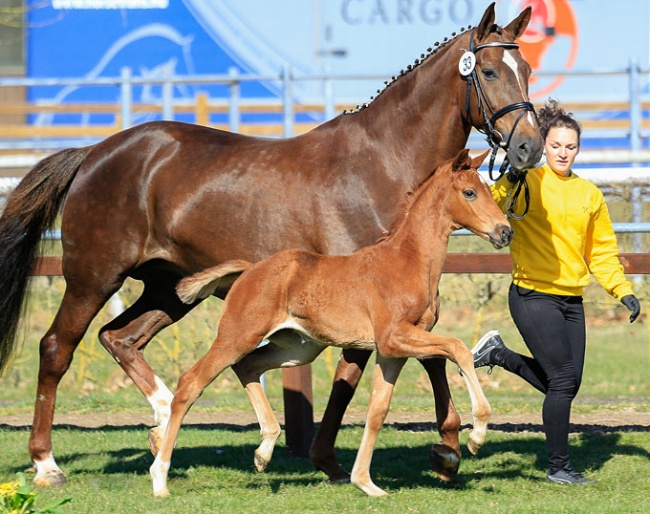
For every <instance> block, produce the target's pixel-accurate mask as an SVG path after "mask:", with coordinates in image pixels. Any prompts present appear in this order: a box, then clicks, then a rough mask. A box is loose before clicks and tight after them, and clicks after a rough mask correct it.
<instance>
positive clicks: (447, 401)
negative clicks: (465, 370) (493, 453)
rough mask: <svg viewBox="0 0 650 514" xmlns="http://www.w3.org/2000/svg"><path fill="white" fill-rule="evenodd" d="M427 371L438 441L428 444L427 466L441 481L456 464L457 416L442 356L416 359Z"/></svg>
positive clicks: (451, 474)
mask: <svg viewBox="0 0 650 514" xmlns="http://www.w3.org/2000/svg"><path fill="white" fill-rule="evenodd" d="M420 363H421V364H422V366H424V369H425V370H426V372H427V374H428V375H429V380H430V381H431V386H432V388H433V395H434V398H435V405H436V423H437V425H438V433H439V434H440V437H441V439H442V443H438V444H434V445H433V446H432V447H431V454H430V456H429V458H430V461H431V468H432V469H433V471H434V472H435V473H436V475H438V477H439V478H440V479H442V480H445V481H450V480H453V479H454V478H455V477H456V475H458V468H459V467H460V460H461V454H460V440H459V438H458V435H459V432H460V416H459V415H458V411H456V408H455V407H454V402H453V401H452V399H451V391H449V382H447V373H446V370H445V366H446V364H447V360H446V359H441V358H433V359H423V360H420Z"/></svg>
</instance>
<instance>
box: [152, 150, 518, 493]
mask: <svg viewBox="0 0 650 514" xmlns="http://www.w3.org/2000/svg"><path fill="white" fill-rule="evenodd" d="M486 155H487V152H486V153H484V154H483V155H481V156H479V157H477V158H474V159H471V158H470V156H469V151H468V150H462V151H461V152H460V153H459V154H458V155H457V156H456V157H455V159H453V160H449V161H447V162H445V163H443V164H442V165H441V166H439V167H438V168H437V169H436V170H435V171H434V172H433V173H432V175H431V177H430V178H428V179H427V180H426V181H425V182H424V184H423V185H422V186H421V187H420V188H419V189H418V190H417V191H416V192H415V193H414V194H413V197H412V199H411V200H410V201H409V203H408V205H407V208H406V212H405V213H404V215H403V216H402V217H401V218H400V221H399V222H398V224H397V225H396V226H395V227H394V230H391V232H390V233H389V235H388V236H386V237H385V238H384V239H382V240H380V241H379V242H377V243H376V244H374V245H372V246H367V247H365V248H362V249H361V250H359V251H358V252H356V253H354V254H352V255H348V256H324V255H319V254H314V253H310V252H306V251H303V250H286V251H283V252H280V253H277V254H275V255H273V256H272V257H269V258H268V259H265V260H263V261H261V262H259V263H257V264H255V265H252V264H249V263H247V262H245V261H228V262H226V263H224V264H222V265H219V266H215V267H213V268H209V269H206V270H205V271H202V272H199V273H197V274H195V275H193V276H190V277H187V278H185V279H183V280H182V281H181V282H180V283H179V285H178V288H177V291H178V294H179V297H180V298H181V300H183V301H184V302H186V303H193V302H195V301H198V300H199V299H202V298H206V297H207V296H209V295H210V294H212V293H213V292H214V291H215V290H217V289H218V288H219V287H220V285H223V283H224V281H225V282H231V281H232V280H233V279H234V278H235V277H236V276H237V275H238V274H239V273H241V272H243V271H244V270H246V271H245V272H244V273H243V274H242V275H241V276H240V277H239V278H238V279H237V280H236V281H235V283H234V285H233V287H232V289H231V291H230V292H229V294H228V296H227V297H226V301H225V304H224V307H223V312H222V317H221V321H220V324H219V330H218V334H217V338H216V340H215V342H214V343H213V345H212V347H211V348H210V350H209V351H208V352H207V353H206V355H205V356H204V357H203V358H201V359H200V360H199V361H198V362H197V363H196V364H195V365H194V366H193V367H192V368H191V369H190V370H189V371H187V372H186V373H184V374H183V375H182V376H181V377H180V380H179V382H178V388H177V389H176V393H175V395H174V400H173V402H172V408H171V418H170V421H169V424H168V426H167V428H166V431H165V433H164V435H163V436H162V439H161V442H160V448H159V450H158V452H157V455H156V459H155V461H154V463H153V464H152V466H151V468H150V473H151V477H152V481H153V492H154V495H155V496H167V495H168V494H169V491H168V489H167V473H168V470H169V465H170V460H171V456H172V452H173V449H174V445H175V443H176V438H177V435H178V431H179V429H180V426H181V423H182V420H183V418H184V416H185V414H186V413H187V411H188V410H189V409H190V407H191V406H192V404H193V403H194V402H195V401H196V399H197V398H198V397H199V396H200V395H201V393H202V392H203V390H204V389H205V387H207V386H208V384H210V383H211V382H212V381H213V380H214V379H215V378H216V377H217V376H218V375H219V374H220V373H221V372H222V371H223V370H224V369H226V368H227V367H228V366H232V367H233V369H234V371H235V373H236V374H237V376H238V377H239V379H240V380H241V382H242V385H243V386H244V387H245V388H246V392H247V393H248V396H249V398H250V400H251V402H252V404H253V408H254V409H255V413H256V415H257V418H258V420H259V422H260V427H261V439H262V442H261V444H260V446H259V447H258V448H257V450H256V451H255V467H256V468H257V470H258V471H262V470H264V469H265V467H266V466H267V464H268V463H269V461H270V460H271V456H272V453H273V448H274V445H275V441H276V439H277V438H278V436H279V434H280V425H279V424H278V421H277V419H276V418H275V415H274V413H273V410H272V408H271V406H270V405H269V402H268V400H267V398H266V395H265V393H264V390H263V388H262V386H261V385H260V376H261V374H262V373H264V372H265V371H268V370H269V369H274V368H279V367H289V366H297V365H301V364H306V363H308V362H312V361H313V360H314V359H315V358H316V357H317V356H318V355H319V354H320V353H321V352H322V351H323V349H324V348H325V347H326V346H328V345H332V346H338V347H342V348H360V349H365V350H374V349H376V350H377V363H376V367H375V372H374V376H373V380H372V393H371V395H370V402H369V405H368V414H367V419H366V426H365V430H364V434H363V439H362V441H361V444H360V448H359V452H358V454H357V457H356V461H355V463H354V467H353V469H352V474H351V478H350V480H351V482H352V483H353V484H354V485H355V486H357V487H358V488H359V489H361V490H362V491H363V492H365V493H366V494H368V495H370V496H380V495H383V494H386V493H385V492H384V491H383V490H382V489H380V488H379V487H377V486H376V485H375V484H374V483H373V481H372V479H371V478H370V461H371V458H372V453H373V449H374V444H375V440H376V438H377V434H378V432H379V430H380V428H381V426H382V424H383V422H384V419H385V417H386V414H387V413H388V408H389V404H390V399H391V395H392V391H393V387H394V385H395V381H396V380H397V377H398V375H399V373H400V371H401V369H402V366H403V365H404V363H405V362H406V359H407V358H408V357H415V358H419V359H423V358H429V357H444V358H447V359H450V360H452V361H453V362H455V363H456V364H457V365H458V366H459V367H460V369H461V371H462V375H463V377H464V378H465V382H466V384H467V388H468V390H469V395H470V399H471V402H472V416H473V420H474V427H473V430H472V432H471V433H470V435H469V442H468V448H469V450H470V452H471V453H476V452H477V451H478V449H479V448H480V447H481V445H482V444H483V442H484V440H485V435H486V430H487V422H488V418H489V416H490V405H489V404H488V402H487V399H486V398H485V395H484V394H483V391H482V389H481V386H480V384H479V382H478V379H477V377H476V373H475V372H474V362H473V358H472V354H471V352H470V351H469V349H468V348H467V347H466V346H465V344H464V343H463V342H462V341H460V340H459V339H455V338H452V337H447V336H442V335H438V334H433V333H431V332H430V330H431V329H432V328H433V326H434V325H435V323H436V321H437V319H438V305H439V298H438V283H439V280H440V275H441V271H442V266H443V263H444V260H445V257H446V254H447V243H448V239H449V236H450V235H451V233H452V232H453V231H454V230H456V229H458V228H460V227H466V228H468V229H469V230H471V231H472V232H473V233H475V234H477V235H479V236H481V237H482V238H483V239H486V240H489V241H490V242H491V243H492V244H493V246H494V247H495V248H502V247H504V246H507V245H508V244H510V241H511V238H512V229H511V228H510V226H509V224H508V221H507V220H506V218H505V216H504V215H503V213H502V212H501V211H500V210H499V208H498V207H497V205H496V203H495V202H494V200H493V199H492V196H491V194H490V190H489V188H488V186H487V184H485V182H484V181H483V180H482V179H481V177H480V176H479V174H478V172H477V168H478V167H479V166H480V165H481V163H482V162H483V159H484V158H485V156H486ZM263 339H268V340H269V341H270V343H269V344H267V345H265V346H262V347H260V348H258V349H257V350H256V348H257V347H258V345H259V343H260V342H261V341H262V340H263ZM251 352H252V353H251ZM450 458H453V456H450Z"/></svg>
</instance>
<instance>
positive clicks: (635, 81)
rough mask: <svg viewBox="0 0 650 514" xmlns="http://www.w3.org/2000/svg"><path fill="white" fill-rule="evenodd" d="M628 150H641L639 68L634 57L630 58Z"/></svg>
mask: <svg viewBox="0 0 650 514" xmlns="http://www.w3.org/2000/svg"><path fill="white" fill-rule="evenodd" d="M629 86H630V149H631V150H632V151H633V152H637V151H639V150H640V149H641V109H642V107H641V93H640V89H639V66H638V64H637V60H636V58H635V57H631V58H630V84H629Z"/></svg>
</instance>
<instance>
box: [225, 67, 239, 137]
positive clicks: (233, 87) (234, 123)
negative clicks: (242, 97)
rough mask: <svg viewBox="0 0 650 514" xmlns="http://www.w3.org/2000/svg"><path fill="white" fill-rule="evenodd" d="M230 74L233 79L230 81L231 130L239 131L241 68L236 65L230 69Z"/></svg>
mask: <svg viewBox="0 0 650 514" xmlns="http://www.w3.org/2000/svg"><path fill="white" fill-rule="evenodd" d="M228 76H229V77H230V78H231V79H232V82H230V86H229V89H230V105H229V109H228V123H229V125H230V132H239V93H240V87H239V70H238V69H237V68H235V67H234V66H233V67H231V68H229V69H228Z"/></svg>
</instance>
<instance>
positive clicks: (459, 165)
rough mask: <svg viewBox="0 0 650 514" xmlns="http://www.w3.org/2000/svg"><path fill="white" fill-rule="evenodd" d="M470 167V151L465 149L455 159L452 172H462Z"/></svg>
mask: <svg viewBox="0 0 650 514" xmlns="http://www.w3.org/2000/svg"><path fill="white" fill-rule="evenodd" d="M469 166H470V160H469V149H467V148H463V149H462V150H461V151H460V152H458V155H456V157H455V158H454V162H453V164H452V165H451V170H452V171H462V170H466V169H467V168H469Z"/></svg>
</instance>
